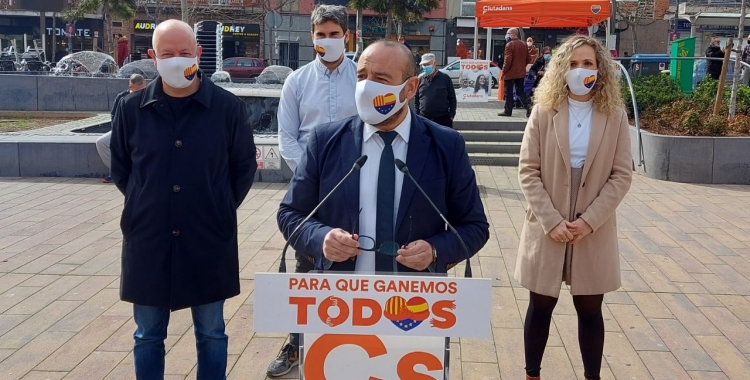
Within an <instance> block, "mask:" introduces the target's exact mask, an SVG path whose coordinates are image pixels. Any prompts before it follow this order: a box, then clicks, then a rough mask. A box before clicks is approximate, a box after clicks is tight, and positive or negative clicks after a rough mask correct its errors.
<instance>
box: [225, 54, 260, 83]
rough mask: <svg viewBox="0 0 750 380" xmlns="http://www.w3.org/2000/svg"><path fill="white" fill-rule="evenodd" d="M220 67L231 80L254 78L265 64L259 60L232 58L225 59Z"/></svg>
mask: <svg viewBox="0 0 750 380" xmlns="http://www.w3.org/2000/svg"><path fill="white" fill-rule="evenodd" d="M221 67H222V70H224V71H226V72H228V73H229V76H230V77H232V79H236V78H255V77H257V76H258V75H260V73H262V72H263V69H265V68H266V63H265V62H264V61H263V60H262V59H260V58H247V57H234V58H227V59H225V60H224V61H223V62H222V63H221Z"/></svg>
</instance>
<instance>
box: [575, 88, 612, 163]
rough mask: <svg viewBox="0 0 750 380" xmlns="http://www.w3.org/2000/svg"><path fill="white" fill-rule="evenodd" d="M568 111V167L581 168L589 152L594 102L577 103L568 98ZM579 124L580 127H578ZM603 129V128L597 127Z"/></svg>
mask: <svg viewBox="0 0 750 380" xmlns="http://www.w3.org/2000/svg"><path fill="white" fill-rule="evenodd" d="M568 104H569V105H570V107H569V108H568V109H569V110H570V111H569V112H570V114H569V115H568V117H569V121H570V123H569V125H570V128H569V129H568V131H569V133H568V136H569V142H570V167H571V168H582V167H583V164H585V163H586V154H587V153H588V150H589V137H590V136H591V114H592V113H594V101H593V100H589V101H588V102H579V101H577V100H573V99H570V98H568ZM578 123H581V127H580V128H579V127H578ZM599 127H600V128H604V126H603V125H602V126H599Z"/></svg>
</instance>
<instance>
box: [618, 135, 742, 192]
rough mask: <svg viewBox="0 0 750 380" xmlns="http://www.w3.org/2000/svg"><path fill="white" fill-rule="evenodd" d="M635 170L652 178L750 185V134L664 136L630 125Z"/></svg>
mask: <svg viewBox="0 0 750 380" xmlns="http://www.w3.org/2000/svg"><path fill="white" fill-rule="evenodd" d="M630 138H631V147H632V149H631V150H632V152H633V162H634V164H635V165H634V166H635V170H636V172H638V173H639V174H642V175H645V176H646V177H649V178H654V179H659V180H664V181H673V182H686V183H706V184H742V185H749V184H750V137H692V136H665V135H658V134H654V133H651V132H646V131H643V130H641V141H642V144H643V163H642V164H641V165H639V161H640V160H639V154H638V152H639V149H638V132H637V131H636V129H635V127H632V126H631V127H630Z"/></svg>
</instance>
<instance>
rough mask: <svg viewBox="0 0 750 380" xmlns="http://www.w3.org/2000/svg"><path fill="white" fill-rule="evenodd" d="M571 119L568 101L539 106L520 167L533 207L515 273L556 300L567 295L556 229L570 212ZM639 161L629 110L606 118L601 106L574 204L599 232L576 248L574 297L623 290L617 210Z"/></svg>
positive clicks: (521, 180) (524, 283)
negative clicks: (632, 143) (633, 146)
mask: <svg viewBox="0 0 750 380" xmlns="http://www.w3.org/2000/svg"><path fill="white" fill-rule="evenodd" d="M568 119H569V109H568V102H567V101H565V103H564V104H562V105H560V106H558V107H556V108H555V109H551V110H547V109H543V108H541V107H539V106H535V107H534V109H533V111H532V113H531V118H530V119H529V122H528V124H527V125H526V131H525V132H524V136H523V142H522V143H521V154H520V161H519V166H518V179H519V183H520V185H521V190H522V191H523V195H524V196H525V197H526V201H527V202H528V208H527V210H526V220H525V222H524V225H523V230H522V231H521V241H520V244H519V248H518V258H517V263H516V271H515V278H516V280H517V281H518V282H519V283H520V284H521V285H522V286H523V287H525V288H527V289H529V290H531V291H532V292H535V293H539V294H543V295H547V296H551V297H557V296H558V295H559V293H560V283H561V282H562V272H563V264H564V260H565V243H559V242H556V241H554V240H552V238H550V237H549V233H550V231H552V229H553V228H555V226H557V225H558V224H559V223H560V222H561V221H563V219H567V216H568V215H569V214H570V213H569V210H570V194H571V189H570V182H571V179H570V177H571V172H570V143H569V141H568V139H569V133H568V129H569V124H570V123H569V120H568ZM632 165H633V158H632V156H631V150H630V131H629V127H628V118H627V115H626V114H625V111H624V110H623V111H622V112H620V113H617V114H614V115H606V114H603V113H601V112H599V111H597V110H596V109H594V111H593V114H592V119H591V137H590V140H589V147H588V151H587V155H586V163H585V165H584V167H583V178H582V179H581V185H580V188H579V189H578V198H577V201H576V209H575V213H576V215H578V214H581V216H580V218H581V219H583V220H584V221H586V223H588V224H589V226H591V228H592V229H593V231H594V232H593V233H592V234H590V235H589V236H586V237H584V238H583V240H581V241H580V242H578V243H576V245H575V246H574V248H573V262H572V270H571V272H572V279H571V288H570V291H571V293H572V294H573V295H585V294H603V293H606V292H609V291H613V290H617V288H619V287H620V258H619V250H618V246H617V223H616V219H615V211H616V209H617V206H618V205H619V204H620V202H621V201H622V199H623V198H624V197H625V195H626V194H627V192H628V190H629V189H630V183H631V181H632V175H633V173H632V167H633V166H632Z"/></svg>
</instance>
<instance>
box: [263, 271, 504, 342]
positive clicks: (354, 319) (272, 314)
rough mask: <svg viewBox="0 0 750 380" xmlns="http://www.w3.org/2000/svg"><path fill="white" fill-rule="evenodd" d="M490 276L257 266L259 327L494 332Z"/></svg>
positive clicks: (349, 331)
mask: <svg viewBox="0 0 750 380" xmlns="http://www.w3.org/2000/svg"><path fill="white" fill-rule="evenodd" d="M491 288H492V282H491V281H490V280H489V279H474V278H457V277H433V276H429V277H427V276H408V277H407V276H378V275H354V274H310V273H307V274H303V273H257V274H256V275H255V316H254V324H255V326H254V327H255V331H256V332H299V333H305V334H307V333H314V334H365V335H395V336H439V337H447V336H462V337H487V336H489V335H490V314H491V309H490V299H491V294H490V293H491Z"/></svg>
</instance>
